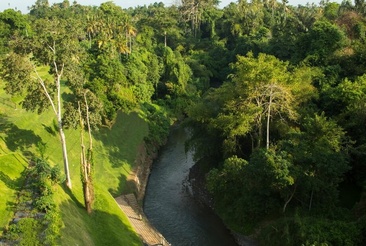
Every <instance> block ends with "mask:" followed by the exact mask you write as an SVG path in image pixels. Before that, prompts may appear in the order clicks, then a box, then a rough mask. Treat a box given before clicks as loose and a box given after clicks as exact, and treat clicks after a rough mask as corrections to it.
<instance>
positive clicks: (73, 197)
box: [61, 183, 85, 208]
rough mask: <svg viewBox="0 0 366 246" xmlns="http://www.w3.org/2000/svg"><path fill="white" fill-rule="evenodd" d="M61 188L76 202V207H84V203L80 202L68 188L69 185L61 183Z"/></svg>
mask: <svg viewBox="0 0 366 246" xmlns="http://www.w3.org/2000/svg"><path fill="white" fill-rule="evenodd" d="M61 188H62V189H63V190H64V192H65V193H66V194H67V195H68V196H69V197H70V198H71V200H72V201H73V202H74V203H75V204H76V206H77V207H78V208H85V206H84V204H82V203H81V202H80V201H79V200H78V199H77V198H76V197H75V195H74V194H73V193H72V191H71V190H70V189H69V187H67V186H66V184H64V183H62V184H61Z"/></svg>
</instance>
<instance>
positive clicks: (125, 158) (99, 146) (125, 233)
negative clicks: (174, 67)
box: [0, 88, 147, 245]
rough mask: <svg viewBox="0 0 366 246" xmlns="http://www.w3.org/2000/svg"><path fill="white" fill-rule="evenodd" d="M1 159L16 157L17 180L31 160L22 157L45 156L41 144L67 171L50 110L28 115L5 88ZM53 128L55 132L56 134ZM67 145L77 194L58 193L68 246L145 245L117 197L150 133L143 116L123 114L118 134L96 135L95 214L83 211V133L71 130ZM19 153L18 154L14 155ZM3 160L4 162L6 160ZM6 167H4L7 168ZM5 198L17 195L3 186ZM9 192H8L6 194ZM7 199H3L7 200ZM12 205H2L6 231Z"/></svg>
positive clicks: (109, 131)
mask: <svg viewBox="0 0 366 246" xmlns="http://www.w3.org/2000/svg"><path fill="white" fill-rule="evenodd" d="M0 109H1V111H0V113H1V116H0V119H1V122H2V125H1V126H0V127H1V128H0V132H1V134H2V135H1V136H2V137H3V138H1V139H0V146H2V152H1V154H2V155H1V156H0V158H2V156H4V155H5V156H6V155H9V154H10V155H13V156H14V157H17V159H19V160H20V161H18V162H16V161H15V159H13V160H10V161H9V163H10V162H12V163H13V165H14V167H16V168H14V169H13V171H12V172H9V170H7V169H5V168H4V169H2V168H0V171H2V170H4V171H3V172H4V173H5V172H6V175H8V176H9V177H11V178H12V180H16V179H17V178H18V177H19V176H20V172H21V171H22V170H23V169H24V165H25V161H24V160H22V158H20V156H21V155H23V156H32V155H34V154H37V155H38V153H39V151H37V143H39V142H43V143H45V144H46V146H47V147H46V151H45V157H46V158H47V159H48V160H49V162H50V163H51V164H52V165H59V166H60V167H61V168H62V170H63V164H62V153H61V145H60V142H59V138H58V135H57V133H54V134H53V133H52V128H53V119H54V116H53V114H52V112H51V111H50V110H48V111H46V112H45V113H43V114H41V115H37V114H34V113H30V112H25V111H24V110H22V109H20V107H19V106H18V109H16V110H15V109H14V105H13V103H12V100H11V99H10V98H9V96H7V95H6V94H5V93H4V91H3V90H2V89H1V88H0ZM50 129H51V130H50ZM65 134H66V140H67V145H68V146H67V147H68V154H69V162H70V173H71V178H72V182H73V189H72V192H69V191H67V190H66V189H64V187H61V186H60V187H58V188H57V189H58V190H57V202H58V204H59V206H60V209H61V211H62V219H63V222H64V225H65V226H64V228H63V229H62V240H61V244H62V245H141V242H140V240H139V239H138V237H137V235H136V234H135V233H134V232H133V230H132V228H131V226H130V224H129V223H128V220H127V218H126V217H125V216H124V214H123V213H122V212H121V211H120V209H119V207H118V205H117V204H116V203H115V202H114V199H113V197H112V196H111V195H110V194H109V191H110V192H111V193H112V194H113V195H117V194H120V192H121V191H122V190H123V188H124V185H125V180H126V177H127V175H128V173H129V171H130V170H131V167H132V166H133V163H134V158H135V155H136V150H137V148H138V145H139V144H141V142H142V140H143V137H144V136H146V134H147V123H146V122H145V121H144V120H142V119H141V118H140V117H139V116H138V115H137V114H135V113H133V114H130V115H125V114H120V115H119V116H118V119H117V121H116V123H115V125H114V126H113V127H112V129H101V130H99V131H98V132H94V133H93V135H94V136H95V139H94V159H95V186H96V187H95V189H96V190H95V193H96V201H95V204H94V212H93V214H92V215H90V216H89V215H87V214H86V212H85V211H84V209H83V205H82V203H83V197H82V187H81V182H80V170H79V169H80V165H79V159H80V158H79V156H80V142H79V141H80V140H79V139H80V137H79V134H80V131H79V130H67V131H66V133H65ZM13 153H15V154H13ZM0 160H1V159H0ZM1 166H2V165H1ZM0 189H1V194H6V197H7V199H13V198H12V196H13V194H14V192H13V191H12V192H9V191H8V190H6V189H9V187H6V185H5V186H4V184H3V183H2V182H1V181H0ZM3 191H4V193H3ZM2 197H3V195H2ZM7 209H9V206H8V205H3V204H0V219H1V220H0V223H2V224H0V227H1V226H4V224H6V221H8V220H9V219H10V216H11V213H9V211H8V210H7Z"/></svg>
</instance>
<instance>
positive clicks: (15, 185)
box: [0, 171, 20, 190]
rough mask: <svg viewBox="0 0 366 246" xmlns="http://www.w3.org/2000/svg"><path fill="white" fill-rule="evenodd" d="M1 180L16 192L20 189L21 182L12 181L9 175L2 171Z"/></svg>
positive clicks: (17, 180)
mask: <svg viewBox="0 0 366 246" xmlns="http://www.w3.org/2000/svg"><path fill="white" fill-rule="evenodd" d="M0 180H1V181H3V182H4V184H5V185H6V186H7V187H8V188H9V189H12V190H16V189H18V188H19V183H20V180H19V179H16V180H12V179H11V178H10V177H9V176H8V175H6V174H5V173H4V172H3V171H0Z"/></svg>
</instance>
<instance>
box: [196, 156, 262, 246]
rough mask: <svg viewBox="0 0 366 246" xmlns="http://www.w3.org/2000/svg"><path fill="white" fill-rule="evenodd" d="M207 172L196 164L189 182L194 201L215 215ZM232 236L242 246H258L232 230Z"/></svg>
mask: <svg viewBox="0 0 366 246" xmlns="http://www.w3.org/2000/svg"><path fill="white" fill-rule="evenodd" d="M205 175H206V172H205V171H204V170H203V169H202V168H201V167H200V165H199V163H196V164H195V165H194V166H193V167H192V168H190V170H189V182H190V185H191V187H192V193H193V194H192V195H193V197H194V199H195V200H196V201H197V202H198V203H200V204H201V205H203V206H206V207H207V208H208V209H211V210H212V211H213V212H214V213H215V210H214V201H213V198H212V197H211V195H210V194H209V192H208V190H207V189H206V184H205ZM230 231H231V234H232V235H233V236H234V238H235V241H236V242H237V243H238V245H240V246H256V245H257V243H256V242H255V241H254V239H252V238H251V237H249V236H245V235H242V234H240V233H237V232H234V231H232V230H230Z"/></svg>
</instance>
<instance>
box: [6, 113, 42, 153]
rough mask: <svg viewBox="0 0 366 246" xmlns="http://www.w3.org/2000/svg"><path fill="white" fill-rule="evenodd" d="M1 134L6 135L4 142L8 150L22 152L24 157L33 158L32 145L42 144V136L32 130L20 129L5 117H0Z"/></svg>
mask: <svg viewBox="0 0 366 246" xmlns="http://www.w3.org/2000/svg"><path fill="white" fill-rule="evenodd" d="M0 132H2V133H3V134H5V138H4V141H5V143H6V145H7V147H8V149H9V150H11V151H13V152H14V151H18V150H20V151H21V152H22V153H23V155H24V156H28V157H29V156H33V154H32V153H31V152H30V151H29V149H30V148H31V147H32V145H35V146H37V144H39V143H42V139H41V137H40V136H38V135H36V134H34V132H33V131H31V130H25V129H20V128H19V127H18V126H16V125H14V124H13V123H12V122H9V121H8V120H7V119H6V117H5V116H4V115H0Z"/></svg>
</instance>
